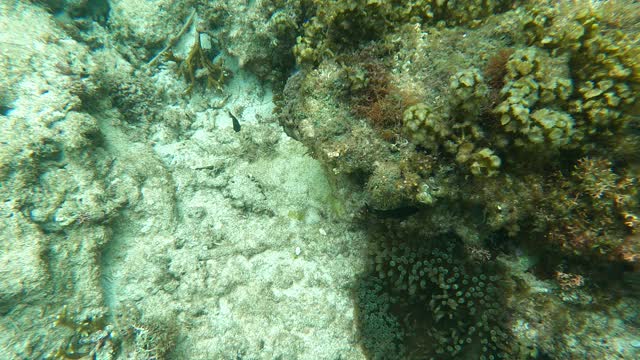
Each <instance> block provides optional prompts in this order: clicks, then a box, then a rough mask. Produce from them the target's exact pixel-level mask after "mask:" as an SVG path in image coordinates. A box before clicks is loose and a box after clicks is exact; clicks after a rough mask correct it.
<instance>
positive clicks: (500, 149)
mask: <svg viewBox="0 0 640 360" xmlns="http://www.w3.org/2000/svg"><path fill="white" fill-rule="evenodd" d="M483 3H484V5H485V6H486V8H483V10H480V9H479V8H478V7H476V6H477V4H475V3H474V2H473V1H470V2H461V3H460V4H457V5H456V6H455V7H450V6H449V5H450V4H449V2H433V3H431V2H420V4H418V2H410V3H406V2H403V3H402V4H400V3H395V2H392V1H375V2H370V1H368V2H359V1H351V2H339V3H338V2H335V3H334V2H329V3H327V4H326V6H325V7H323V8H322V10H319V9H318V10H316V14H315V16H314V17H312V18H311V20H310V21H309V22H308V23H307V24H305V26H304V34H303V35H302V36H301V37H299V38H298V42H297V45H296V47H295V48H294V52H295V54H296V57H297V61H298V63H299V64H300V66H301V69H302V70H301V73H300V74H297V75H295V76H294V77H292V78H291V79H290V80H289V82H288V84H287V87H286V88H285V92H284V95H285V98H286V99H287V101H286V103H285V105H284V106H283V107H282V115H281V119H280V123H281V124H282V125H283V127H284V128H285V131H286V132H287V133H288V134H290V135H291V136H293V137H295V138H296V139H298V140H300V141H301V142H303V143H304V144H305V145H306V146H307V147H308V148H309V149H310V152H311V153H312V154H314V155H315V157H316V158H318V159H320V160H321V161H322V162H323V163H324V164H325V166H326V168H327V170H328V173H329V174H331V176H333V177H335V178H336V180H335V181H336V182H340V183H342V184H345V185H343V186H345V187H348V188H349V189H351V191H353V193H352V196H351V201H353V202H354V203H356V204H357V203H360V204H361V205H362V206H363V208H365V209H366V211H365V214H366V215H365V217H366V219H367V220H366V221H367V222H368V223H373V224H378V223H382V224H386V225H385V226H391V227H388V228H385V229H382V230H380V229H379V231H380V234H384V235H376V236H372V237H371V239H370V241H371V242H372V245H371V246H372V250H371V256H372V257H373V258H375V259H376V261H378V262H377V265H375V266H374V268H375V269H377V270H375V271H373V272H372V273H371V274H369V275H368V276H369V277H365V278H364V279H363V284H364V285H363V286H364V288H366V289H368V290H366V291H369V292H373V293H376V294H379V295H380V296H382V297H383V299H387V298H386V296H391V297H390V298H388V299H393V294H396V293H397V292H398V291H401V292H404V293H403V294H404V295H403V296H399V298H400V299H401V300H399V301H400V302H401V303H402V302H403V301H411V300H407V299H412V296H414V295H416V294H418V293H420V291H423V290H424V288H422V287H420V286H419V285H420V278H419V277H414V276H412V273H411V271H412V270H411V269H413V268H415V266H414V262H416V261H418V262H419V263H420V264H422V265H425V262H424V261H425V259H427V261H433V259H436V258H438V257H439V256H440V255H439V254H440V253H439V252H438V251H444V252H445V253H446V252H447V251H452V252H453V254H455V256H453V258H454V260H452V261H453V263H455V264H457V267H458V269H465V268H466V267H467V266H471V265H470V264H473V263H474V260H473V256H472V254H487V255H486V256H481V257H482V258H485V259H488V260H487V264H494V263H496V260H495V259H496V254H500V253H507V254H508V253H510V252H513V251H514V249H518V251H524V252H526V253H528V254H530V255H531V256H533V257H543V258H546V260H545V261H544V262H543V263H539V264H537V265H536V267H535V271H536V272H537V274H538V275H539V276H540V279H537V280H533V279H531V278H526V279H525V280H523V282H529V283H531V282H533V281H552V282H555V283H557V284H559V286H560V287H561V288H562V289H563V291H569V288H571V287H572V286H573V285H572V284H579V285H580V286H579V287H580V291H581V292H582V294H583V295H584V296H587V297H590V298H591V299H592V301H593V302H594V303H601V304H602V303H605V302H606V299H604V298H603V297H602V296H601V295H602V294H599V293H598V291H596V289H597V287H598V286H607V285H605V283H604V282H603V281H605V280H604V279H605V278H606V277H607V274H609V275H611V274H617V275H615V276H619V277H625V278H631V277H630V276H628V275H622V274H628V273H629V272H633V271H637V270H634V269H637V268H638V267H637V263H638V259H639V258H640V256H639V254H637V253H636V251H637V249H638V244H637V243H638V241H637V235H636V232H637V226H638V220H637V214H638V211H640V204H639V203H638V200H640V199H639V194H638V192H637V186H636V185H635V184H636V183H637V179H638V176H640V173H638V169H640V167H639V165H640V164H639V163H638V160H640V159H639V158H638V156H637V154H638V150H640V149H639V144H640V142H639V141H638V140H640V138H639V137H638V134H639V132H638V129H640V123H639V120H640V108H639V107H638V105H637V101H635V99H636V94H637V93H638V91H639V90H640V70H639V69H640V52H639V51H638V49H639V47H638V37H637V34H638V32H637V31H638V30H637V26H631V25H630V24H629V23H628V21H627V20H621V21H624V22H625V24H617V23H616V22H615V21H614V20H613V18H612V17H611V16H609V15H606V11H607V10H606V9H607V7H608V6H614V5H604V4H600V3H592V2H588V1H579V2H576V3H566V2H563V3H557V4H556V3H552V2H548V1H531V2H525V3H524V4H507V3H506V2H505V3H492V2H483ZM618 6H620V7H623V6H625V5H624V4H619V5H618ZM626 6H632V5H630V4H628V3H627V4H626ZM463 10H465V11H466V13H465V15H463V14H462V11H463ZM345 64H348V65H345ZM363 147H364V148H363ZM394 223H397V224H398V225H397V226H401V227H402V228H403V229H404V230H403V231H404V232H409V233H411V231H413V233H414V234H420V235H419V236H417V237H418V238H420V240H415V239H413V240H410V239H412V238H415V237H416V236H398V235H396V234H395V233H394V231H391V230H390V229H393V226H392V225H389V224H394ZM451 233H454V234H455V236H454V237H457V239H458V240H455V241H452V240H443V237H444V236H445V235H444V234H449V235H451ZM456 241H459V242H460V243H461V244H459V243H457V242H456ZM389 243H393V245H389ZM451 243H456V244H458V245H455V246H454V245H449V246H454V247H455V249H458V250H455V251H454V250H452V248H449V247H447V246H448V245H444V244H451ZM380 244H382V245H380ZM390 247H393V248H394V249H395V250H393V251H392V250H390ZM405 248H406V249H410V250H403V249H405ZM433 249H437V250H433ZM460 249H464V250H460ZM470 249H471V250H470ZM634 249H635V250H634ZM394 251H398V252H402V255H397V254H395V252H394ZM432 251H436V253H437V254H436V253H432ZM389 252H391V253H389ZM391 254H394V255H391ZM421 254H422V255H421ZM402 256H404V259H406V261H408V262H406V263H403V265H402V268H397V269H394V265H392V264H396V265H397V264H398V263H399V260H398V258H400V257H402ZM409 259H410V260H409ZM402 261H405V260H402ZM588 263H590V264H592V265H591V266H586V264H588ZM422 265H421V266H422ZM494 265H495V264H494ZM429 266H430V265H429V263H427V265H426V268H425V269H423V268H420V269H417V268H416V269H417V270H416V271H419V270H422V271H423V272H425V273H427V272H428V269H429ZM480 268H482V269H483V270H482V273H483V274H485V275H486V276H496V277H497V278H509V277H510V276H511V275H508V274H510V273H514V271H516V270H515V267H514V265H513V264H512V263H506V266H491V265H487V267H486V268H483V267H480ZM559 268H562V270H558V269H559ZM380 269H383V271H382V272H380ZM612 269H616V270H612ZM544 274H548V275H544ZM553 274H556V275H553ZM557 274H560V275H557ZM385 275H387V277H385ZM413 275H415V274H413ZM371 276H373V278H375V279H376V280H371V279H372V278H371ZM460 276H461V277H464V275H460ZM389 277H391V279H390V278H389ZM549 279H550V280H549ZM584 279H588V280H586V281H585V280H584ZM605 282H606V281H605ZM426 283H429V282H428V281H427V282H426ZM429 284H431V285H435V286H438V282H437V281H436V282H435V283H434V282H433V281H431V282H430V283H429ZM596 284H597V285H596ZM608 286H609V288H610V289H611V291H613V292H614V293H616V294H623V293H626V291H627V290H626V287H625V285H624V284H623V283H622V282H612V283H609V284H608ZM518 288H519V286H516V287H515V288H510V287H501V286H497V287H496V288H495V290H494V291H495V295H496V296H498V297H499V298H501V299H503V300H504V303H505V304H511V305H512V306H513V308H514V309H515V310H514V311H516V312H517V313H518V312H519V310H518V309H517V306H518V305H517V304H516V303H515V302H514V301H515V300H514V299H518V298H519V297H520V296H522V295H521V294H522V293H521V292H518ZM509 289H515V290H514V291H513V292H512V290H509ZM363 291H365V290H363ZM585 294H586V295H585ZM449 295H451V294H449ZM423 296H424V294H423ZM540 296H544V295H540ZM549 296H551V297H553V296H555V295H549ZM581 296H582V295H581ZM621 296H622V295H621ZM567 299H568V297H567ZM361 301H363V302H364V303H363V304H362V305H361V306H362V307H361V310H365V309H370V311H371V312H372V313H371V317H372V318H371V319H375V321H377V322H378V324H383V325H384V327H387V328H393V327H395V326H398V325H397V324H398V323H399V324H400V326H402V328H403V331H402V334H403V337H404V338H403V339H402V340H400V339H397V338H393V337H388V336H386V337H385V336H382V335H380V334H378V333H377V331H380V330H379V329H378V330H375V331H374V330H372V329H370V328H369V327H368V326H370V325H367V322H366V321H365V320H366V319H367V317H366V316H367V315H362V317H361V322H362V326H363V331H365V332H373V335H372V336H374V337H375V338H376V339H380V342H381V343H383V344H387V345H385V346H388V347H390V348H394V347H396V349H403V351H406V352H407V353H408V354H412V352H413V351H417V352H418V353H420V354H421V355H423V354H434V353H437V352H438V351H440V353H442V352H443V351H444V352H447V353H449V354H454V355H451V356H454V357H455V356H457V355H455V354H461V353H465V355H469V354H471V353H473V354H474V356H481V355H483V353H482V351H480V347H481V346H476V345H471V346H469V348H471V349H472V350H465V349H464V348H463V347H462V344H458V345H460V348H458V347H457V346H456V342H455V341H454V342H450V343H447V341H451V340H452V337H451V336H449V337H448V338H447V340H446V341H445V340H442V341H441V340H439V337H438V332H437V331H435V330H431V333H430V334H431V338H430V341H431V342H433V343H434V344H439V345H434V346H433V347H431V348H416V344H417V343H415V342H412V340H408V339H411V334H412V332H411V331H412V329H411V326H407V324H405V323H403V322H402V321H400V319H401V318H403V316H407V317H411V316H414V312H415V311H416V309H415V308H413V307H412V306H413V305H407V304H405V306H406V308H405V310H406V312H403V311H399V310H398V306H399V305H398V304H396V303H394V304H395V305H392V306H390V308H391V309H392V310H390V312H389V313H385V314H384V315H380V312H381V310H380V309H382V308H386V307H385V306H386V305H384V304H382V303H375V304H368V303H366V302H365V301H364V300H361ZM385 301H387V300H385ZM388 301H391V302H392V303H393V301H392V300H388ZM555 301H556V300H550V302H555ZM563 301H565V300H559V303H558V304H560V303H562V302H563ZM566 301H568V300H566ZM427 302H428V301H427ZM422 304H424V302H423V303H422ZM374 305H375V306H374ZM444 305H445V306H446V305H447V304H444ZM558 306H561V305H558ZM408 308H411V310H410V311H409V310H408ZM457 310H460V307H456V308H455V309H454V308H451V307H449V308H448V310H447V314H455V313H456V311H457ZM393 311H398V313H396V314H393ZM423 311H425V312H426V313H427V314H429V315H428V316H437V315H435V314H436V313H437V312H436V311H435V307H434V308H431V309H428V310H424V309H423ZM488 311H489V312H490V313H491V311H495V312H498V313H499V312H500V311H499V310H498V309H494V310H490V309H489V310H488ZM400 313H402V314H403V315H399V314H400ZM389 314H391V315H392V317H391V318H390V317H389V316H391V315H389ZM492 315H496V314H494V313H492ZM583 315H585V314H583ZM583 315H579V316H583ZM452 316H453V315H452ZM460 316H461V318H464V319H465V320H457V323H458V324H465V321H467V320H468V318H469V314H468V313H465V314H461V315H460ZM471 317H472V316H471ZM421 320H424V319H421ZM503 320H506V319H503ZM511 320H513V319H511ZM372 321H373V320H372ZM436 322H437V321H436ZM427 323H429V321H427ZM383 325H380V326H383ZM371 326H372V325H371ZM503 326H504V327H502V328H501V329H504V330H501V332H500V334H502V335H504V338H505V339H506V338H509V337H510V336H515V337H516V338H519V337H520V336H522V333H521V332H519V331H517V330H514V329H515V328H513V327H512V326H511V324H509V323H508V322H507V323H503ZM558 326H560V325H558ZM416 329H419V328H414V329H413V330H416ZM447 331H451V330H450V329H449V330H447ZM456 331H459V330H456ZM634 331H637V328H635V329H634ZM460 332H461V333H464V332H466V333H468V332H469V331H468V329H465V330H460ZM502 335H501V336H502ZM462 340H463V343H465V342H466V339H462ZM470 342H471V343H473V344H476V340H474V339H471V340H470ZM525 343H526V342H525ZM408 344H411V346H408ZM398 346H399V347H398ZM483 346H485V347H486V343H483ZM495 346H496V349H501V350H504V353H502V354H503V356H505V357H507V358H516V357H517V356H525V358H526V356H528V355H522V354H525V353H526V354H529V353H531V352H532V351H533V352H538V351H539V353H547V354H554V353H556V352H557V353H558V354H560V353H563V351H564V350H562V351H561V350H559V349H556V348H554V345H552V344H551V342H546V340H545V341H543V340H540V341H539V343H537V344H533V345H531V346H529V345H526V344H524V343H523V345H522V346H523V347H524V348H526V350H522V349H521V348H520V346H519V345H516V346H514V347H512V348H506V347H502V346H500V345H495ZM527 346H529V347H527ZM367 347H368V350H369V351H370V352H371V354H378V353H379V352H380V351H382V350H380V349H377V348H375V346H373V345H367ZM532 349H534V350H532ZM494 350H495V349H494ZM465 351H469V353H467V352H465ZM580 351H586V350H584V349H580V350H576V354H578V353H580ZM623 353H625V354H631V353H633V349H632V348H627V349H626V350H624V351H623ZM484 355H485V356H486V355H487V354H484ZM372 356H373V355H372ZM577 356H579V355H577ZM374 358H384V356H378V355H375V356H374Z"/></svg>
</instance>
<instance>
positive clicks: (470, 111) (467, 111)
mask: <svg viewBox="0 0 640 360" xmlns="http://www.w3.org/2000/svg"><path fill="white" fill-rule="evenodd" d="M449 87H450V88H451V104H452V105H453V106H455V108H456V110H457V111H459V112H461V113H462V115H463V116H478V115H479V114H480V113H481V112H482V111H483V108H485V107H486V106H487V97H488V96H489V88H488V87H487V85H486V84H485V82H484V78H483V76H482V74H481V73H480V70H478V69H477V68H470V69H466V70H463V71H459V72H457V73H456V74H454V75H452V76H451V79H450V81H449Z"/></svg>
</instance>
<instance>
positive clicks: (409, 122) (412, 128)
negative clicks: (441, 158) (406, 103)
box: [402, 103, 451, 148]
mask: <svg viewBox="0 0 640 360" xmlns="http://www.w3.org/2000/svg"><path fill="white" fill-rule="evenodd" d="M402 121H403V125H404V130H405V132H406V134H407V136H408V137H409V139H411V141H412V142H414V143H415V144H419V145H422V146H425V147H428V148H435V147H437V145H438V144H439V143H441V141H442V139H445V138H446V137H447V136H449V134H450V132H451V130H450V129H449V127H448V124H447V122H446V116H443V114H442V113H441V112H439V111H436V110H434V109H432V108H431V107H429V106H428V105H426V104H424V103H419V104H416V105H413V106H410V107H409V108H407V109H406V110H405V111H404V114H403V116H402Z"/></svg>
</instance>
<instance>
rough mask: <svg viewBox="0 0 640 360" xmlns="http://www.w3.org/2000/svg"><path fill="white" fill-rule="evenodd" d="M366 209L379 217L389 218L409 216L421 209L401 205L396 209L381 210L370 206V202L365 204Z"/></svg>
mask: <svg viewBox="0 0 640 360" xmlns="http://www.w3.org/2000/svg"><path fill="white" fill-rule="evenodd" d="M365 209H366V211H367V212H368V213H369V214H372V215H374V216H376V217H378V218H389V219H403V218H407V217H409V216H411V215H413V214H415V213H417V212H418V211H420V209H418V208H416V207H412V206H405V207H399V208H396V209H389V210H380V209H375V208H373V207H371V206H369V204H365Z"/></svg>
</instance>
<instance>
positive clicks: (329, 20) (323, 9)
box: [294, 0, 513, 65]
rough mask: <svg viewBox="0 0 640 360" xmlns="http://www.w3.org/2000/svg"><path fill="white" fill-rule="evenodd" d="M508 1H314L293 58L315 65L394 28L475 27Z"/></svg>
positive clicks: (498, 10)
mask: <svg viewBox="0 0 640 360" xmlns="http://www.w3.org/2000/svg"><path fill="white" fill-rule="evenodd" d="M512 3H513V1H509V0H464V1H461V0H411V1H401V0H348V1H342V0H331V1H321V0H314V1H313V4H314V6H315V7H316V12H315V16H313V17H312V18H311V20H310V21H309V22H307V23H306V24H305V25H304V34H303V35H302V36H299V37H298V39H297V44H296V46H295V47H294V54H295V56H296V59H297V62H298V63H299V64H305V63H310V64H314V65H317V64H318V63H319V62H320V61H321V60H322V59H324V58H331V57H334V56H335V54H336V52H337V51H339V50H341V49H343V48H345V47H349V46H352V45H354V44H357V43H358V42H361V41H367V40H375V39H379V38H381V37H382V36H383V35H384V34H385V33H387V32H388V31H390V30H393V29H394V26H395V25H397V24H404V23H435V22H438V21H442V22H443V23H446V24H452V25H453V24H455V25H461V24H469V25H476V24H477V23H478V22H480V21H481V20H482V19H483V18H485V17H487V16H489V15H492V14H495V13H499V12H503V11H506V10H507V9H508V8H509V6H510V5H511V4H512Z"/></svg>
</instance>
